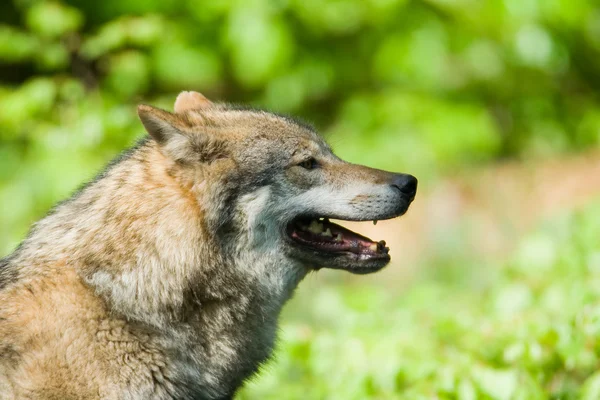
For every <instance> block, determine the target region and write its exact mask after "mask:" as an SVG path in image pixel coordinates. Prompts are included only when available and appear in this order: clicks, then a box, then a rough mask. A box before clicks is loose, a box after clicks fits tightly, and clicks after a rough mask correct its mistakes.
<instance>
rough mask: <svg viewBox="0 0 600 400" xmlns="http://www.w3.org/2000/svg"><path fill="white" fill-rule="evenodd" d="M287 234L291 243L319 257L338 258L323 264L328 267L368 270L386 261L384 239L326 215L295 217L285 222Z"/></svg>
mask: <svg viewBox="0 0 600 400" xmlns="http://www.w3.org/2000/svg"><path fill="white" fill-rule="evenodd" d="M373 222H374V223H375V222H376V221H373ZM288 236H289V237H290V238H291V239H292V241H293V242H294V243H295V244H297V245H299V246H300V247H302V248H304V249H305V250H308V251H310V252H311V253H313V254H315V253H316V254H315V255H318V256H321V257H322V258H327V259H329V260H332V259H335V258H340V259H342V261H341V262H340V263H335V262H332V263H330V264H329V265H327V266H328V267H331V268H339V269H346V270H349V271H351V272H355V273H368V272H374V271H376V270H379V269H381V268H382V267H384V266H385V265H386V264H387V263H388V262H389V261H390V255H389V251H390V249H389V247H386V243H385V241H384V240H380V241H377V242H376V241H374V240H371V239H369V238H368V237H366V236H363V235H360V234H358V233H356V232H353V231H351V230H349V229H346V228H344V227H343V226H340V225H338V224H334V223H333V222H330V221H329V219H328V218H326V217H322V218H305V217H300V218H297V219H295V220H293V221H292V222H291V223H290V224H289V225H288Z"/></svg>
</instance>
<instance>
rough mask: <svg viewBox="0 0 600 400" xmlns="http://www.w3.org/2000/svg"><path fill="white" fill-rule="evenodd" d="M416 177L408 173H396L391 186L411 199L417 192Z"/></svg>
mask: <svg viewBox="0 0 600 400" xmlns="http://www.w3.org/2000/svg"><path fill="white" fill-rule="evenodd" d="M417 182H418V181H417V178H415V177H414V176H412V175H408V174H396V175H394V178H393V179H392V186H394V187H395V188H397V189H398V190H400V192H401V193H402V194H403V195H405V196H406V197H408V198H409V199H410V201H413V199H414V198H415V195H416V194H417Z"/></svg>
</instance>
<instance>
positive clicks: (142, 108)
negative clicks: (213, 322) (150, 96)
mask: <svg viewBox="0 0 600 400" xmlns="http://www.w3.org/2000/svg"><path fill="white" fill-rule="evenodd" d="M137 112H138V116H139V117H140V120H141V121H142V124H144V128H146V131H147V132H148V134H150V136H152V137H153V138H154V140H156V141H157V142H158V143H159V144H161V145H164V144H166V143H167V141H169V140H170V139H176V137H177V136H181V135H182V133H181V130H180V129H179V128H177V126H178V125H181V121H180V119H179V117H178V116H177V115H173V114H171V113H170V112H168V111H165V110H161V109H160V108H155V107H152V106H148V105H146V104H140V105H139V106H138V109H137Z"/></svg>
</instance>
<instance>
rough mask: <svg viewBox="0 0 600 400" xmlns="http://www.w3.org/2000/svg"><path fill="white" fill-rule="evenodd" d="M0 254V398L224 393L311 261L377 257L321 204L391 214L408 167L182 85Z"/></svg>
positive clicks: (345, 262)
mask: <svg viewBox="0 0 600 400" xmlns="http://www.w3.org/2000/svg"><path fill="white" fill-rule="evenodd" d="M138 115H139V118H140V120H141V122H142V124H143V126H144V127H145V130H146V131H147V133H148V135H147V136H146V137H145V138H143V139H142V140H141V141H140V142H139V143H138V144H137V145H136V146H135V147H134V148H132V149H130V150H129V151H126V152H125V153H124V154H123V155H122V156H121V157H120V158H119V159H117V160H116V161H114V162H113V163H111V164H110V165H109V166H108V167H107V168H106V169H105V170H104V171H103V172H102V173H101V174H100V175H99V176H98V177H97V178H96V179H95V180H93V181H92V182H91V183H89V184H87V185H86V186H85V187H84V188H82V189H81V190H79V191H78V192H77V193H76V194H75V195H73V196H72V197H71V198H70V199H68V200H66V201H64V202H63V203H61V204H59V205H57V206H56V207H55V208H54V209H53V210H52V211H51V212H50V213H49V215H47V216H46V217H45V218H43V219H42V220H40V221H39V222H37V223H36V224H35V225H34V227H33V228H32V230H31V232H30V233H29V235H28V237H27V238H26V239H25V240H24V241H23V242H22V243H21V245H20V246H19V247H18V248H17V249H16V250H15V251H14V252H13V253H12V254H11V255H9V256H8V257H6V258H4V259H2V260H0V399H2V400H7V399H61V400H63V399H131V400H137V399H207V400H209V399H210V400H213V399H231V398H233V396H234V394H235V393H236V391H237V389H238V388H239V387H240V386H241V385H242V384H243V382H244V381H245V380H246V379H247V378H249V377H251V376H252V375H253V374H255V373H256V372H257V370H258V368H259V367H260V366H261V365H262V364H263V363H264V362H265V361H266V360H268V358H269V357H270V355H271V353H272V352H273V347H274V342H275V338H276V332H277V322H278V317H279V314H280V311H281V308H282V306H283V304H284V303H285V302H286V301H287V300H288V299H289V298H290V297H291V296H292V293H293V292H294V289H295V288H296V286H297V285H298V284H299V282H300V281H301V280H302V279H303V278H304V277H305V276H306V275H307V274H308V273H309V272H311V271H316V270H319V269H321V268H335V269H340V270H344V271H349V272H351V273H355V274H367V273H372V272H376V271H378V270H380V269H382V268H383V267H384V266H385V265H386V264H388V263H389V261H390V255H389V249H388V248H387V247H386V245H385V242H384V241H377V242H376V241H373V240H371V239H369V238H367V237H365V236H362V235H360V234H358V233H355V232H352V231H350V230H348V229H346V228H344V227H342V226H341V225H338V224H336V223H334V222H331V221H330V219H337V220H352V221H370V220H374V221H376V220H383V219H389V218H394V217H398V216H400V215H402V214H404V213H405V212H406V211H407V209H408V207H409V205H410V203H411V202H412V201H413V199H414V197H415V193H416V189H417V180H416V178H414V177H413V176H411V175H408V174H397V173H391V172H386V171H381V170H376V169H371V168H367V167H365V166H360V165H355V164H351V163H348V162H345V161H342V160H341V159H340V158H338V157H336V156H335V155H334V154H333V152H332V150H331V149H330V147H329V146H328V145H327V143H326V142H325V141H324V140H323V139H322V138H321V137H320V136H319V135H318V134H317V133H316V132H315V130H314V129H313V128H311V127H310V126H307V125H305V124H303V123H300V122H298V121H295V120H293V119H291V118H288V117H284V116H279V115H275V114H272V113H269V112H265V111H260V110H253V109H244V108H240V107H235V106H231V105H227V104H220V103H213V102H211V101H210V100H208V99H207V98H205V97H204V96H203V95H201V94H200V93H197V92H182V93H181V94H180V95H179V96H178V97H177V99H176V101H175V106H174V112H169V111H165V110H162V109H159V108H155V107H152V106H149V105H140V106H139V107H138Z"/></svg>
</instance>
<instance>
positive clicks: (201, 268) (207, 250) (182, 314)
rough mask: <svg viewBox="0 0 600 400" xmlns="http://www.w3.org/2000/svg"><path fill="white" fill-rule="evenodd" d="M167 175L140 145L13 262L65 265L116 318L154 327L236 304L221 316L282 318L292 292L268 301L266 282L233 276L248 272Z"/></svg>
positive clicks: (40, 230) (152, 152) (41, 229)
mask: <svg viewBox="0 0 600 400" xmlns="http://www.w3.org/2000/svg"><path fill="white" fill-rule="evenodd" d="M169 168H170V165H169V161H168V160H166V159H165V158H164V157H163V156H162V155H161V154H160V152H159V151H158V150H157V149H156V147H155V144H154V143H153V142H147V143H145V144H143V145H142V146H141V147H139V148H138V149H136V150H135V151H133V152H132V153H131V155H130V156H129V157H128V158H126V159H124V160H122V161H120V162H119V163H118V164H116V165H115V166H114V167H112V168H110V169H109V170H108V171H107V172H106V173H105V175H104V177H102V178H101V179H99V180H98V181H96V182H95V183H93V184H91V185H90V186H88V187H87V188H86V189H85V190H83V191H82V192H81V193H80V194H79V195H77V196H76V197H74V198H73V199H71V200H69V201H67V202H66V203H64V204H63V205H61V206H59V207H58V208H57V209H56V211H55V212H54V213H53V214H51V215H50V216H48V217H47V218H45V219H43V220H42V221H40V222H39V223H38V224H37V225H36V227H35V229H34V230H33V232H32V234H31V236H30V238H29V239H28V240H27V241H26V242H25V243H24V245H23V247H22V250H21V251H20V254H19V257H20V258H21V257H25V258H27V259H29V260H38V261H36V263H40V262H44V260H45V261H46V262H47V263H52V262H55V261H58V260H60V261H64V262H65V263H66V265H68V266H70V267H73V268H75V269H76V270H77V272H78V273H79V275H80V276H81V277H82V279H83V280H84V281H85V282H86V283H87V284H89V285H90V286H91V287H92V288H93V289H94V290H95V292H96V293H97V294H99V295H100V296H101V297H103V298H104V299H105V300H106V301H107V303H108V304H109V305H110V307H111V311H112V312H115V313H116V314H117V315H118V314H120V315H123V316H124V317H126V318H127V319H132V320H137V321H141V322H144V323H148V324H151V325H154V326H157V327H164V326H167V325H171V324H172V323H175V322H183V321H189V320H190V318H191V319H193V320H195V321H196V322H198V323H199V322H200V319H202V318H201V314H204V313H205V310H206V309H210V310H212V312H216V311H217V310H221V309H222V308H226V307H229V306H233V305H234V304H235V303H237V304H236V306H235V307H234V308H232V309H227V310H225V311H226V312H228V313H237V314H240V313H242V314H244V313H249V312H250V311H249V310H246V309H244V308H243V307H242V304H241V303H244V302H247V303H253V304H257V303H258V304H265V305H266V308H268V309H269V312H270V313H273V312H275V314H278V313H279V309H280V308H281V306H282V305H283V302H285V300H286V299H287V297H289V294H290V293H291V289H288V288H286V289H285V290H284V291H282V292H277V291H275V292H270V291H269V290H267V288H265V287H264V283H265V282H264V280H260V279H257V277H252V276H249V275H248V274H245V273H239V272H242V271H244V266H242V265H236V263H233V262H232V260H231V259H228V258H227V257H225V256H224V255H223V254H222V251H221V249H220V248H219V246H218V245H217V243H216V241H215V240H214V238H213V237H212V236H211V235H210V233H209V232H207V229H206V228H205V227H204V224H203V213H204V210H203V209H202V205H200V204H197V202H196V200H195V198H194V197H193V196H192V195H191V193H190V192H189V191H188V190H187V189H186V188H183V187H182V186H181V185H180V184H179V183H178V182H177V180H175V179H173V177H172V176H170V174H169ZM28 242H30V243H35V244H36V247H33V246H28ZM40 243H41V245H40ZM243 258H244V260H245V261H247V262H252V263H268V265H258V269H262V270H264V271H265V272H269V271H271V272H272V268H274V267H275V266H273V265H271V264H272V260H271V261H270V262H268V261H267V259H265V258H263V257H260V256H253V255H249V254H245V255H244V257H243ZM232 263H233V264H234V265H231V264H232ZM245 268H246V271H249V270H254V266H249V265H246V266H245ZM234 271H237V272H238V273H236V274H232V272H234ZM283 278H284V277H281V276H279V277H277V276H274V274H273V273H271V274H270V277H269V279H271V280H273V281H276V280H277V279H283ZM271 283H273V282H271ZM275 286H276V285H275ZM282 286H283V284H280V285H279V287H281V289H282V290H283V287H282ZM284 292H285V293H284ZM273 297H275V298H273ZM248 307H249V305H248ZM221 311H223V310H221ZM266 311H267V310H266V309H264V310H263V309H257V310H255V311H252V312H258V313H263V312H266ZM230 317H234V316H233V315H232V316H230ZM235 317H236V318H237V317H238V316H235ZM205 322H206V323H210V321H208V320H206V321H205Z"/></svg>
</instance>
